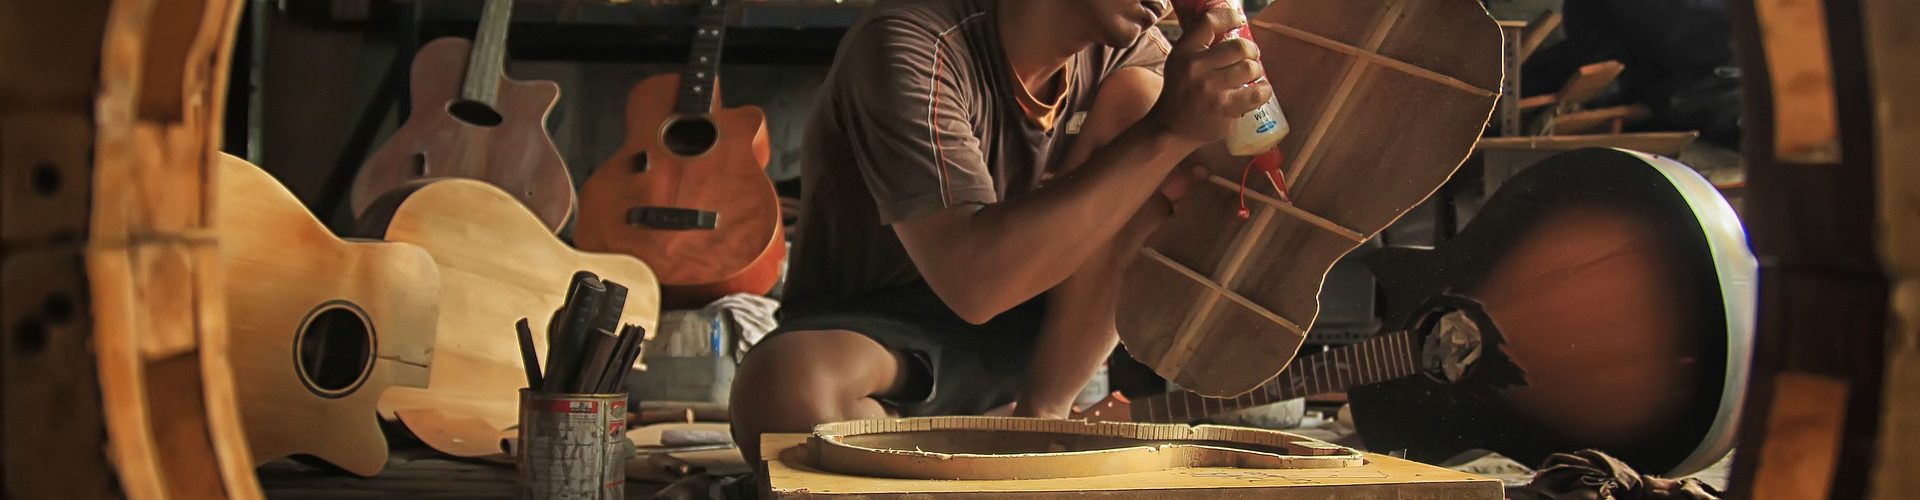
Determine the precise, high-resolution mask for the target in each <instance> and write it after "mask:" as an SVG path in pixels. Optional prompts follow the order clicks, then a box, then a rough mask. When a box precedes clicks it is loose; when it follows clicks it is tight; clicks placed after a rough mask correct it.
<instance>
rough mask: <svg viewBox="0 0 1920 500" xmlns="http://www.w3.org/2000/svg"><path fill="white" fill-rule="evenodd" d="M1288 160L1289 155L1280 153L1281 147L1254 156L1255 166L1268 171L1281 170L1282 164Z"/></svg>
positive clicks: (1262, 170)
mask: <svg viewBox="0 0 1920 500" xmlns="http://www.w3.org/2000/svg"><path fill="white" fill-rule="evenodd" d="M1286 161H1287V157H1286V155H1283V154H1280V148H1273V149H1268V150H1267V152H1265V153H1260V154H1259V155H1258V156H1254V157H1253V168H1257V169H1260V171H1261V172H1267V173H1274V172H1279V171H1280V165H1281V164H1282V163H1286Z"/></svg>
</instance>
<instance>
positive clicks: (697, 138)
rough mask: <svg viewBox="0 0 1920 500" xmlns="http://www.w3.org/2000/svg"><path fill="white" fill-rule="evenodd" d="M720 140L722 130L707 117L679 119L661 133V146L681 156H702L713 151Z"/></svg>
mask: <svg viewBox="0 0 1920 500" xmlns="http://www.w3.org/2000/svg"><path fill="white" fill-rule="evenodd" d="M718 140H720V130H719V129H716V128H714V126H713V122H711V121H708V120H707V119H706V118H705V117H688V118H681V119H677V120H674V121H673V123H669V124H667V128H666V130H662V131H661V132H660V143H661V145H663V146H666V147H667V151H670V152H672V153H673V154H675V155H679V156H700V155H701V154H703V153H706V152H707V150H709V149H713V143H714V142H715V141H718Z"/></svg>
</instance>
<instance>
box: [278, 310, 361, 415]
mask: <svg viewBox="0 0 1920 500" xmlns="http://www.w3.org/2000/svg"><path fill="white" fill-rule="evenodd" d="M373 345H374V343H373V328H372V326H371V324H370V323H369V322H368V321H367V317H366V313H364V312H361V311H360V309H359V308H357V307H354V306H353V305H351V304H346V303H343V302H335V303H329V304H327V305H323V306H320V309H319V310H318V311H316V312H314V313H313V314H312V315H310V316H308V317H307V321H306V322H305V323H304V324H303V325H301V328H300V335H299V337H298V338H297V339H295V343H294V365H295V367H296V368H297V369H298V370H299V372H300V382H301V383H302V384H305V385H306V386H307V390H309V391H313V393H314V394H318V395H320V396H322V397H328V398H337V397H342V396H346V395H347V394H351V393H352V392H353V391H354V389H357V388H359V387H360V384H361V383H363V382H365V381H366V379H367V376H368V375H370V374H372V372H373Z"/></svg>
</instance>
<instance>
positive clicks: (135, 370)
mask: <svg viewBox="0 0 1920 500" xmlns="http://www.w3.org/2000/svg"><path fill="white" fill-rule="evenodd" d="M241 5H242V3H241V2H237V1H221V0H119V1H114V2H105V1H91V2H31V1H26V2H8V3H6V4H4V5H0V19H5V20H7V21H8V25H7V26H6V27H5V28H4V29H0V32H4V33H5V34H4V35H0V58H3V59H5V60H7V61H8V62H9V63H10V64H13V63H22V64H20V65H19V66H14V67H15V68H31V69H32V70H31V71H26V70H14V71H6V72H4V73H5V74H4V75H0V106H4V108H0V113H3V115H0V129H4V132H0V134H4V136H3V137H0V150H4V151H5V153H4V159H0V164H3V165H4V171H5V172H6V177H5V179H6V189H5V191H6V193H7V195H8V196H7V197H6V199H5V202H4V216H0V218H4V220H5V230H4V234H5V237H6V239H7V248H8V251H7V252H8V253H7V255H6V266H5V280H6V282H7V285H6V289H7V299H6V308H5V309H6V312H5V314H4V316H5V320H6V321H7V328H6V330H5V331H6V332H7V334H6V335H7V337H8V338H7V339H6V340H7V342H5V344H6V345H7V346H9V347H10V348H9V349H8V351H7V352H6V356H5V363H4V365H5V369H6V380H7V382H6V385H7V387H6V390H5V395H6V400H5V405H4V406H5V409H6V412H7V414H6V418H5V419H4V426H5V427H4V430H5V435H6V437H7V439H6V442H7V445H8V447H7V460H6V466H5V467H6V476H5V478H6V481H5V484H6V485H7V488H8V493H10V494H11V495H12V496H16V497H20V498H111V497H116V496H119V495H121V494H124V495H125V496H127V497H130V498H170V497H183V498H224V497H233V498H258V497H259V496H260V487H259V484H258V483H257V479H256V478H255V476H254V472H253V463H252V460H251V459H250V454H249V451H248V449H247V446H246V440H245V436H244V434H243V433H242V430H241V427H240V417H239V411H238V407H237V405H236V404H235V399H234V390H233V386H232V378H233V377H232V368H231V366H229V365H228V364H227V362H226V355H225V352H226V349H227V341H226V337H225V333H226V330H225V324H224V321H225V310H224V303H223V300H222V298H223V296H222V286H221V285H222V277H221V275H220V272H219V263H218V255H217V251H216V248H215V238H214V236H213V234H212V233H211V231H210V228H211V226H212V224H213V223H215V222H216V221H213V220H211V218H210V217H209V214H210V212H211V211H210V210H209V208H210V206H211V204H212V203H213V202H214V201H215V200H214V199H213V197H212V196H211V190H212V182H211V177H212V176H213V175H214V172H213V159H214V156H213V155H214V154H215V150H216V146H217V144H218V142H219V130H220V128H219V123H220V118H221V113H222V112H223V108H224V104H225V98H226V86H225V85H224V84H223V83H224V78H225V75H226V74H227V62H228V61H229V60H230V57H231V55H232V54H231V53H232V47H233V36H234V34H235V27H236V24H237V23H238V21H239V14H240V7H241ZM80 283H85V284H86V285H87V288H86V289H84V290H82V289H80V288H79V284H80ZM36 306H37V307H36ZM82 311H84V314H82ZM12 347H19V348H18V349H14V348H12ZM89 370H91V371H89ZM95 388H97V390H98V391H99V392H98V393H97V395H96V394H95V393H94V392H93V391H94V390H95ZM102 429H104V431H105V432H101V430H102ZM95 477H117V478H118V481H117V488H116V486H115V482H110V481H97V482H91V483H90V482H88V481H86V480H85V479H84V478H95ZM116 489H117V490H118V491H115V490H116Z"/></svg>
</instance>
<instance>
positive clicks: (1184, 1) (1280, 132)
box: [1173, 0, 1292, 156]
mask: <svg viewBox="0 0 1920 500" xmlns="http://www.w3.org/2000/svg"><path fill="white" fill-rule="evenodd" d="M1173 3H1174V9H1176V10H1177V11H1178V14H1179V15H1182V16H1201V15H1206V12H1207V11H1209V10H1212V9H1213V7H1214V6H1216V5H1220V4H1226V5H1227V7H1228V8H1231V9H1233V11H1234V13H1235V14H1236V15H1237V16H1238V17H1241V18H1245V17H1246V14H1244V13H1241V12H1240V5H1239V2H1238V1H1237V0H1173ZM1183 36H1184V35H1183ZM1236 38H1245V39H1247V40H1248V41H1252V40H1253V37H1251V36H1249V35H1248V34H1247V27H1246V26H1241V27H1238V28H1234V29H1233V30H1231V31H1228V32H1226V33H1225V34H1222V35H1220V38H1219V39H1217V40H1214V43H1220V42H1221V41H1225V40H1232V39H1236ZM1266 79H1267V77H1266V75H1260V77H1259V78H1255V79H1254V80H1253V81H1252V82H1248V83H1247V84H1248V85H1253V84H1256V83H1260V82H1261V81H1263V80H1266ZM1290 131H1292V128H1291V127H1289V126H1287V115H1286V114H1284V113H1281V112H1280V103H1279V101H1277V100H1275V99H1274V98H1273V97H1271V96H1269V97H1267V103H1266V104H1262V105H1260V107H1258V108H1254V110H1253V111H1249V112H1247V114H1245V115H1241V116H1240V119H1239V120H1238V121H1236V122H1234V124H1233V130H1232V131H1231V132H1229V133H1228V135H1227V151H1228V152H1229V153H1232V154H1233V155H1234V156H1253V155H1257V154H1260V153H1265V152H1267V150H1270V149H1273V147H1274V145H1276V144H1279V143H1280V139H1282V138H1285V137H1286V136H1287V132H1290Z"/></svg>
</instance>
